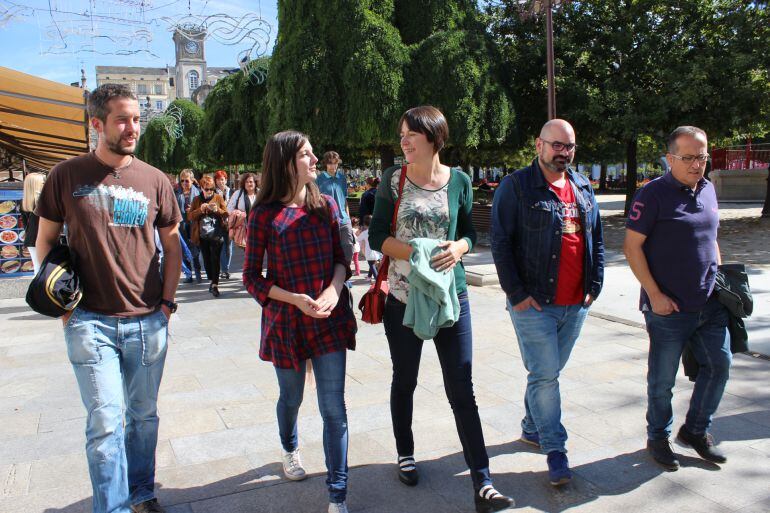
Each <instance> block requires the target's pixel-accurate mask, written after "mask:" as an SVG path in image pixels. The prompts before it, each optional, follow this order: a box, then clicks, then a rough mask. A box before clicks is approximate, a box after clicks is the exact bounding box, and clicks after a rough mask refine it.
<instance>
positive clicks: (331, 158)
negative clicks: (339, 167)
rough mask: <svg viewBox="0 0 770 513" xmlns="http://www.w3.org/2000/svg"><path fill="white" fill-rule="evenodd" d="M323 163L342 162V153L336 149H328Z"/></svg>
mask: <svg viewBox="0 0 770 513" xmlns="http://www.w3.org/2000/svg"><path fill="white" fill-rule="evenodd" d="M323 164H324V166H325V165H326V164H342V159H341V158H340V154H339V153H337V152H336V151H327V152H326V153H324V158H323Z"/></svg>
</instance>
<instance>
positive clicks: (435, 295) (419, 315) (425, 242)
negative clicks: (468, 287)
mask: <svg viewBox="0 0 770 513" xmlns="http://www.w3.org/2000/svg"><path fill="white" fill-rule="evenodd" d="M409 244H410V245H411V246H412V248H413V251H412V256H411V257H410V258H409V264H410V265H411V267H412V271H411V272H410V273H409V278H408V279H409V299H408V300H407V302H406V311H405V312H404V326H406V327H407V328H412V331H414V334H415V335H417V337H419V338H420V339H422V340H430V339H432V338H433V337H435V336H436V333H438V330H439V329H441V328H448V327H450V326H452V325H454V323H456V322H457V319H459V318H460V301H459V300H458V299H457V292H455V275H454V273H450V272H441V271H436V270H435V269H433V267H431V265H430V259H431V257H432V256H433V255H435V254H436V253H440V252H441V251H443V249H441V248H439V247H438V245H439V241H437V240H434V239H422V238H419V239H412V240H410V241H409Z"/></svg>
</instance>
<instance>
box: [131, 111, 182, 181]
mask: <svg viewBox="0 0 770 513" xmlns="http://www.w3.org/2000/svg"><path fill="white" fill-rule="evenodd" d="M173 148H174V140H173V139H172V138H171V136H170V135H169V133H168V132H167V131H166V127H165V125H164V123H163V120H162V119H160V118H155V119H151V120H150V122H149V123H147V126H146V127H145V129H144V133H143V134H142V136H141V138H140V139H139V144H138V145H137V148H136V156H137V157H139V158H140V159H141V160H143V161H145V162H147V163H148V164H150V165H151V166H154V167H157V168H158V169H161V170H163V171H166V172H168V171H170V170H171V166H170V163H169V161H170V158H171V152H172V151H173Z"/></svg>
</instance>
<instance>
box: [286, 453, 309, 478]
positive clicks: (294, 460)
mask: <svg viewBox="0 0 770 513" xmlns="http://www.w3.org/2000/svg"><path fill="white" fill-rule="evenodd" d="M281 452H282V453H283V475H285V476H286V479H290V480H291V481H302V480H303V479H305V478H306V477H307V474H306V473H305V469H304V468H302V460H301V459H300V458H299V447H297V448H296V449H294V450H293V451H292V452H286V451H284V450H281Z"/></svg>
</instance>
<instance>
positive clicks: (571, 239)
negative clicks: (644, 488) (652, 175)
mask: <svg viewBox="0 0 770 513" xmlns="http://www.w3.org/2000/svg"><path fill="white" fill-rule="evenodd" d="M536 147H537V155H538V156H537V158H536V159H535V160H534V161H532V164H531V165H530V166H529V167H526V168H524V169H520V170H518V171H516V172H515V173H513V174H512V175H510V176H507V177H506V178H504V179H503V181H502V182H501V183H500V186H499V187H498V188H497V191H496V192H495V197H494V203H493V206H492V255H493V257H494V260H495V266H496V267H497V274H498V276H499V278H500V285H501V286H502V288H503V290H504V291H505V295H506V304H507V309H508V311H509V312H510V315H511V320H512V321H513V327H514V329H515V331H516V337H517V339H518V342H519V349H520V352H521V357H522V360H523V361H524V366H525V367H526V369H527V371H528V373H529V374H528V377H527V392H526V395H525V397H524V406H525V409H526V413H525V416H524V419H523V420H522V421H521V427H522V435H521V440H522V441H523V442H526V443H529V444H531V445H535V446H537V447H539V448H540V449H541V451H542V452H543V453H545V454H547V455H548V458H547V462H548V475H549V480H550V482H551V484H552V485H555V486H556V485H562V484H564V483H567V482H569V481H570V480H571V478H572V474H571V472H570V470H569V463H568V460H567V456H566V452H567V450H566V441H567V431H566V430H565V429H564V426H563V425H562V423H561V396H560V393H559V373H560V372H561V370H562V369H563V368H564V366H565V364H566V363H567V359H568V358H569V355H570V352H571V351H572V348H573V347H574V345H575V341H576V340H577V337H578V335H579V334H580V329H581V328H582V326H583V321H584V320H585V318H586V315H587V314H588V308H589V307H590V305H591V303H592V302H593V301H594V300H595V299H596V297H597V296H598V295H599V292H600V291H601V287H602V281H603V277H604V242H603V239H602V225H601V221H600V219H599V208H598V206H597V204H596V198H595V197H594V193H593V188H592V186H591V182H589V180H588V179H587V178H585V177H584V176H583V175H581V174H579V173H577V172H575V171H574V170H572V169H570V168H569V164H570V163H571V162H572V159H573V158H574V156H575V150H576V147H577V146H576V144H575V131H574V130H573V128H572V126H571V125H570V124H569V123H567V122H566V121H564V120H560V119H555V120H551V121H549V122H548V123H546V124H545V125H544V126H543V128H542V130H541V132H540V137H538V138H537V141H536Z"/></svg>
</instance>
